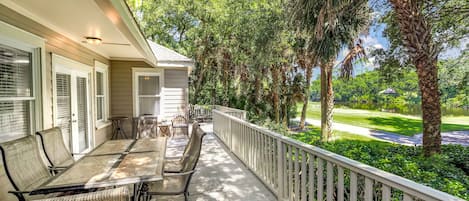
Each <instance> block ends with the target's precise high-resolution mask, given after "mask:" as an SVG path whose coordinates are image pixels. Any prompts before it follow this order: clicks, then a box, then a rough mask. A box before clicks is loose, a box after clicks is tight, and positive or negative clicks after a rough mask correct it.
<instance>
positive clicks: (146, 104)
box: [139, 97, 160, 115]
mask: <svg viewBox="0 0 469 201" xmlns="http://www.w3.org/2000/svg"><path fill="white" fill-rule="evenodd" d="M139 108H140V111H139V114H140V115H159V114H160V98H159V97H140V100H139Z"/></svg>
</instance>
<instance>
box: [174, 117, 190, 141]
mask: <svg viewBox="0 0 469 201" xmlns="http://www.w3.org/2000/svg"><path fill="white" fill-rule="evenodd" d="M171 127H172V129H173V136H176V131H177V130H181V131H182V133H183V134H184V135H186V136H189V124H188V122H187V119H186V118H185V117H184V116H183V115H177V116H176V117H174V118H173V120H171Z"/></svg>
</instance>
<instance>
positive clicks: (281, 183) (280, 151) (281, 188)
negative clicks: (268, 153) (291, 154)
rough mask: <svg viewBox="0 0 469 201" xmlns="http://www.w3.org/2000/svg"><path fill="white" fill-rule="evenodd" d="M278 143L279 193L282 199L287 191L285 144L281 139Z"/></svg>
mask: <svg viewBox="0 0 469 201" xmlns="http://www.w3.org/2000/svg"><path fill="white" fill-rule="evenodd" d="M276 145H277V194H278V197H279V198H280V199H283V198H284V197H285V193H284V192H285V191H284V181H285V180H284V175H283V173H284V168H283V167H284V165H283V163H284V161H285V160H284V159H283V156H285V155H284V153H285V152H284V150H283V144H282V141H280V140H279V139H277V140H276Z"/></svg>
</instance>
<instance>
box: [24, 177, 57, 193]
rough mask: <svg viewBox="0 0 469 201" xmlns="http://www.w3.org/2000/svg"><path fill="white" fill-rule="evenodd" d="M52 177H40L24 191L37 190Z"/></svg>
mask: <svg viewBox="0 0 469 201" xmlns="http://www.w3.org/2000/svg"><path fill="white" fill-rule="evenodd" d="M49 179H50V177H38V178H37V179H36V180H34V181H31V183H29V185H27V186H26V187H25V188H24V189H22V190H24V191H32V190H34V189H37V187H39V186H40V185H41V184H43V183H44V182H46V181H47V180H49Z"/></svg>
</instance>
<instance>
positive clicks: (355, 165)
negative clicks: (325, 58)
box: [213, 109, 463, 201]
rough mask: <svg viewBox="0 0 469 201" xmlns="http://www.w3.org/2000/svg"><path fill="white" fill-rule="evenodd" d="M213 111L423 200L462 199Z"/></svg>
mask: <svg viewBox="0 0 469 201" xmlns="http://www.w3.org/2000/svg"><path fill="white" fill-rule="evenodd" d="M213 112H214V113H216V114H218V115H222V116H224V117H226V118H230V119H231V120H233V121H236V122H238V123H240V124H244V125H246V126H249V127H251V128H254V129H255V130H257V131H260V132H263V133H264V134H267V135H269V136H271V137H273V138H275V139H278V140H280V141H282V142H284V143H287V144H290V145H293V146H296V147H297V148H302V149H304V151H306V152H308V153H311V154H314V155H317V156H318V157H320V158H323V159H325V160H327V161H331V162H334V163H336V164H339V165H341V166H343V167H345V168H348V169H350V170H352V171H354V172H357V173H359V174H361V175H363V176H366V177H369V178H371V179H373V180H376V181H379V182H381V183H383V184H386V185H388V186H390V187H393V188H396V189H399V190H402V191H403V192H406V193H409V194H411V195H415V196H418V197H421V198H424V199H425V200H445V201H446V200H447V201H451V200H455V201H456V200H457V201H460V200H461V201H462V200H463V199H460V198H458V197H455V196H452V195H450V194H448V193H445V192H442V191H439V190H436V189H433V188H431V187H428V186H425V185H422V184H419V183H416V182H414V181H412V180H409V179H406V178H403V177H401V176H398V175H395V174H392V173H389V172H386V171H383V170H380V169H378V168H375V167H372V166H369V165H366V164H364V163H361V162H358V161H355V160H352V159H350V158H347V157H344V156H341V155H339V154H336V153H333V152H330V151H327V150H324V149H321V148H318V147H315V146H312V145H309V144H306V143H303V142H300V141H297V140H294V139H292V138H289V137H286V136H284V135H281V134H278V133H275V132H273V131H271V130H268V129H266V128H264V127H261V126H258V125H256V124H252V123H249V122H247V121H244V120H242V119H239V118H237V117H234V116H231V115H229V114H226V113H223V112H221V111H218V110H217V109H214V110H213Z"/></svg>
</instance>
